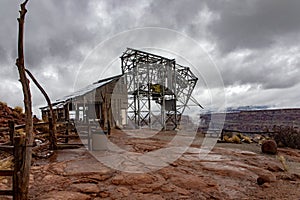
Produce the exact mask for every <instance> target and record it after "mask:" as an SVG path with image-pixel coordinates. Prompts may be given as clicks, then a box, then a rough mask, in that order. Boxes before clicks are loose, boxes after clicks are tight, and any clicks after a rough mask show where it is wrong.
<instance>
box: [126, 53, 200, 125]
mask: <svg viewBox="0 0 300 200" xmlns="http://www.w3.org/2000/svg"><path fill="white" fill-rule="evenodd" d="M121 68H122V74H123V76H124V77H125V84H126V85H127V90H128V111H127V114H128V119H129V120H131V121H132V122H133V123H134V124H135V125H136V126H137V127H143V126H148V127H149V128H156V127H157V125H159V126H161V127H162V128H164V129H166V128H167V126H168V127H169V128H170V127H171V128H172V129H174V128H176V127H177V125H179V124H180V120H181V116H182V114H183V112H184V110H185V108H186V105H187V103H188V101H189V99H190V97H191V94H192V91H193V89H194V87H195V86H196V83H197V81H198V78H197V77H196V76H195V75H194V74H193V73H192V72H191V70H190V68H189V67H184V66H181V65H179V64H177V63H176V62H175V59H168V58H165V57H162V56H159V55H155V54H151V53H147V52H144V51H140V50H135V49H131V48H127V50H126V51H125V52H124V53H123V55H122V56H121Z"/></svg>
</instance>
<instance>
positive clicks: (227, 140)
mask: <svg viewBox="0 0 300 200" xmlns="http://www.w3.org/2000/svg"><path fill="white" fill-rule="evenodd" d="M224 141H225V142H228V143H231V142H232V140H231V138H229V137H228V136H227V135H225V136H224Z"/></svg>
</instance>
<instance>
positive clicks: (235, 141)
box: [231, 135, 241, 144]
mask: <svg viewBox="0 0 300 200" xmlns="http://www.w3.org/2000/svg"><path fill="white" fill-rule="evenodd" d="M231 139H232V142H233V143H236V144H240V143H241V139H240V138H239V137H238V136H237V135H234V136H232V138H231Z"/></svg>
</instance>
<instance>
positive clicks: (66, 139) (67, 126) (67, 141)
mask: <svg viewBox="0 0 300 200" xmlns="http://www.w3.org/2000/svg"><path fill="white" fill-rule="evenodd" d="M69 123H70V122H69V120H67V124H66V133H65V135H66V137H65V143H66V144H68V143H69V137H68V135H69V126H70V124H69Z"/></svg>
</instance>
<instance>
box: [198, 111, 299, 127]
mask: <svg viewBox="0 0 300 200" xmlns="http://www.w3.org/2000/svg"><path fill="white" fill-rule="evenodd" d="M218 115H220V113H211V114H203V115H201V116H200V118H201V120H202V124H201V126H202V128H204V129H205V127H208V124H209V123H210V120H211V118H212V117H213V116H215V117H216V116H218ZM274 126H293V127H295V128H300V108H295V109H292V108H290V109H268V110H251V111H249V110H245V111H233V112H227V113H226V117H225V122H224V128H223V129H229V130H237V131H241V132H243V131H244V132H265V131H272V129H273V127H274Z"/></svg>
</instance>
